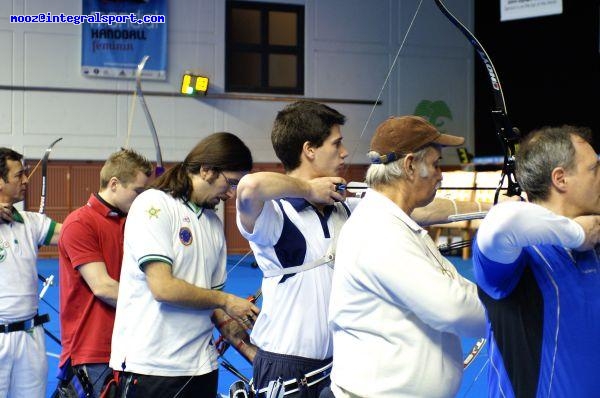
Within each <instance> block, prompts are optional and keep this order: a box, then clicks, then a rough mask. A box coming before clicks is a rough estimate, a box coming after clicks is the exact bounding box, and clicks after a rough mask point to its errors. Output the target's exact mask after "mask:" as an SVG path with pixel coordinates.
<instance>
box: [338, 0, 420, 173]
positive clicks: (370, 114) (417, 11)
mask: <svg viewBox="0 0 600 398" xmlns="http://www.w3.org/2000/svg"><path fill="white" fill-rule="evenodd" d="M422 4H423V0H419V4H417V9H416V10H415V13H414V14H413V16H412V19H411V21H410V24H409V25H408V29H406V33H405V34H404V37H403V38H402V42H401V43H400V47H398V51H396V56H395V57H394V60H393V61H392V65H390V67H389V68H388V72H387V75H386V76H385V80H384V81H383V84H382V85H381V88H380V89H379V93H378V94H377V98H376V99H375V101H374V102H373V106H372V107H371V111H370V112H369V116H368V117H367V120H366V121H365V124H364V126H363V128H362V130H361V131H360V135H359V136H358V140H357V142H356V145H354V149H353V150H352V153H351V154H350V157H349V158H348V163H347V166H346V169H345V170H344V176H345V175H346V174H347V172H348V169H349V167H350V165H351V164H352V160H353V159H354V157H355V155H356V152H357V151H358V146H359V144H360V140H361V139H362V138H363V136H364V135H365V131H367V127H369V123H370V122H371V119H373V114H374V113H375V109H376V108H377V105H378V104H379V101H380V100H381V96H382V95H383V91H384V90H385V88H386V86H387V84H388V81H389V80H390V77H391V76H392V72H393V71H394V68H395V67H396V63H398V58H400V52H401V51H402V49H403V48H404V44H405V43H406V39H407V38H408V34H409V33H410V31H411V29H412V27H413V25H414V23H415V20H416V19H417V15H418V14H419V10H420V9H421V5H422Z"/></svg>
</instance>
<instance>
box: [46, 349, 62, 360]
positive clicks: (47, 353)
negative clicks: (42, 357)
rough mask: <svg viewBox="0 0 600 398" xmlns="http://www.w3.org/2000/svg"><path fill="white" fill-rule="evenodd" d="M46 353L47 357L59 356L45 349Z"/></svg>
mask: <svg viewBox="0 0 600 398" xmlns="http://www.w3.org/2000/svg"><path fill="white" fill-rule="evenodd" d="M46 355H48V356H49V357H54V358H60V354H55V353H53V352H48V351H46Z"/></svg>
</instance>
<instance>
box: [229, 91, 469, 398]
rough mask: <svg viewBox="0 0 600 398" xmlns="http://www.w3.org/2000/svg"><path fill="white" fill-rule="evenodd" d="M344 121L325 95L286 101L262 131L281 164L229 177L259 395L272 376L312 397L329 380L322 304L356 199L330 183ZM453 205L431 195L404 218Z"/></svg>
mask: <svg viewBox="0 0 600 398" xmlns="http://www.w3.org/2000/svg"><path fill="white" fill-rule="evenodd" d="M345 120H346V118H345V116H344V115H342V114H340V113H339V112H338V111H336V110H335V109H333V108H330V107H329V106H326V105H324V104H319V103H316V102H312V101H297V102H294V103H292V104H289V105H287V106H286V107H285V108H284V109H282V110H281V111H280V112H279V113H278V114H277V117H276V118H275V122H274V124H273V130H272V133H271V140H272V142H273V148H274V150H275V153H276V154H277V157H278V158H279V159H280V160H281V163H282V164H283V166H284V168H285V171H286V173H285V174H281V173H272V172H257V173H252V174H248V175H246V176H244V177H243V178H242V179H241V180H240V183H239V185H238V190H237V225H238V228H239V230H240V232H241V234H242V236H244V238H246V239H247V240H248V241H249V242H250V247H251V248H252V251H253V252H254V255H255V257H256V261H257V264H258V266H259V267H260V269H261V271H262V272H263V275H264V279H263V282H262V293H263V305H262V309H261V313H260V315H259V316H258V318H257V320H256V323H255V325H254V328H253V330H252V334H251V341H252V343H254V344H255V345H257V346H258V353H257V355H256V357H255V358H254V363H253V377H254V380H253V381H254V386H255V388H256V390H257V391H258V392H259V397H261V398H262V397H263V396H265V393H266V392H269V393H272V391H275V390H276V386H277V385H279V386H280V387H281V384H284V386H283V388H284V389H285V392H286V397H287V396H289V397H294V396H296V394H300V396H302V397H308V398H317V397H318V396H319V393H320V391H321V390H322V389H324V388H326V387H327V386H328V385H329V377H328V375H329V371H330V369H331V358H332V354H333V343H332V336H331V331H330V330H329V327H328V322H327V313H328V308H329V295H330V294H329V293H330V289H331V280H332V275H333V259H334V258H335V253H336V245H335V242H336V240H337V236H338V234H339V231H340V229H341V226H342V225H343V224H344V222H345V221H346V220H347V218H348V216H349V214H350V212H351V211H352V209H353V208H354V207H355V206H356V205H357V204H358V202H359V201H360V200H359V199H357V198H345V197H344V195H343V193H341V192H339V191H338V190H336V188H337V186H336V184H338V183H345V182H346V181H345V180H344V179H343V178H342V177H340V176H339V175H340V174H341V173H342V172H343V170H344V168H345V164H346V162H347V156H348V151H347V149H346V147H345V146H344V144H343V143H342V140H343V136H342V131H341V127H342V125H343V124H344V123H345ZM419 120H422V119H419ZM434 132H435V133H436V134H438V133H437V131H435V130H434ZM461 140H462V139H461ZM461 143H462V141H461ZM456 205H457V209H458V211H460V212H472V211H476V210H477V208H478V206H477V204H476V203H475V202H456ZM457 209H455V208H454V205H453V203H452V202H450V201H448V200H439V201H436V205H435V206H428V207H427V208H426V209H418V210H416V211H415V214H413V217H415V219H416V220H418V221H419V222H424V223H428V224H434V223H440V222H444V220H445V219H447V217H448V216H449V215H451V214H455V212H456V211H457ZM278 379H280V383H279V384H278V383H276V382H277V380H278ZM271 382H273V383H271ZM269 385H271V388H269V387H268V386H269Z"/></svg>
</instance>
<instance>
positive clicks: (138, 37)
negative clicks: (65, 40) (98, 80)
mask: <svg viewBox="0 0 600 398" xmlns="http://www.w3.org/2000/svg"><path fill="white" fill-rule="evenodd" d="M82 2H83V8H82V11H83V12H82V14H84V15H87V16H88V17H87V23H84V24H82V39H81V50H82V53H81V71H82V73H83V75H84V76H93V77H109V78H129V79H131V78H134V77H135V71H136V69H137V64H138V63H139V62H140V61H141V60H142V58H143V57H144V55H149V56H150V58H149V60H148V62H147V63H146V66H145V68H144V71H143V75H142V76H143V78H145V79H154V80H165V79H166V78H167V20H166V18H167V0H136V1H132V0H82Z"/></svg>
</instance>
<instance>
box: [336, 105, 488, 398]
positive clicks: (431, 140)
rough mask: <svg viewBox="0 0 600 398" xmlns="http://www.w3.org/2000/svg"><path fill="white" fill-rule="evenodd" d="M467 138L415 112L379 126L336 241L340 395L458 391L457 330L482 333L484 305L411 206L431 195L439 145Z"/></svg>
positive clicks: (438, 173) (430, 198)
mask: <svg viewBox="0 0 600 398" xmlns="http://www.w3.org/2000/svg"><path fill="white" fill-rule="evenodd" d="M463 142H464V138H462V137H456V136H452V135H446V134H441V133H440V132H439V131H437V129H436V128H435V127H434V126H432V125H431V124H429V123H428V122H427V121H425V120H424V119H422V118H420V117H415V116H403V117H392V118H389V119H388V120H386V121H385V122H383V123H382V124H381V125H379V127H378V128H377V130H376V132H375V135H374V137H373V139H372V141H371V152H369V158H370V159H371V162H372V165H371V166H370V167H369V169H368V171H367V176H366V182H367V184H368V185H369V186H370V189H369V190H368V191H367V193H366V195H365V197H364V198H363V199H362V201H361V203H360V204H359V205H358V206H357V207H356V209H355V210H354V212H353V213H352V216H351V217H350V218H349V220H348V221H347V222H346V223H345V225H344V227H343V229H342V232H341V234H340V237H339V240H338V244H337V255H336V259H335V272H334V276H333V286H332V292H331V298H330V307H329V324H330V328H331V329H332V330H333V343H334V358H333V369H332V373H331V389H332V391H333V393H334V395H335V396H336V397H337V398H340V397H399V396H414V397H428V398H435V397H453V396H454V395H455V394H456V392H457V391H458V389H459V387H460V382H461V378H462V373H463V361H462V348H461V343H460V337H459V336H470V337H481V336H483V335H484V334H485V326H486V324H485V314H484V309H483V306H482V304H481V302H480V301H479V299H478V297H477V289H476V287H475V285H474V284H473V283H471V282H470V281H468V280H467V279H465V278H463V277H462V276H461V275H460V274H459V273H458V272H457V271H456V269H455V268H454V266H453V265H452V264H451V263H450V262H449V261H448V260H446V259H445V258H444V257H443V256H442V255H441V254H440V252H439V250H438V249H437V247H436V246H435V244H434V243H433V241H432V240H431V238H430V237H429V235H428V234H427V231H426V230H424V229H423V228H421V227H420V226H419V225H418V224H417V222H416V221H415V220H414V219H413V218H411V216H410V215H411V214H412V213H413V210H415V208H418V207H423V206H426V205H428V204H429V203H431V202H432V201H433V199H434V197H435V192H436V190H437V189H438V188H439V186H440V183H441V181H442V172H441V170H440V167H439V162H440V159H441V149H442V147H444V146H459V145H461V144H462V143H463Z"/></svg>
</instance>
